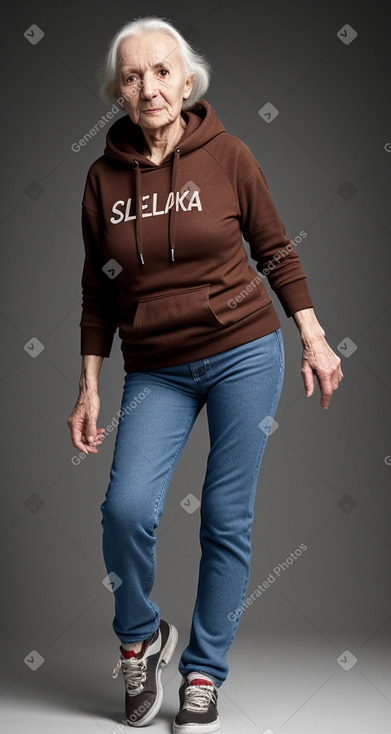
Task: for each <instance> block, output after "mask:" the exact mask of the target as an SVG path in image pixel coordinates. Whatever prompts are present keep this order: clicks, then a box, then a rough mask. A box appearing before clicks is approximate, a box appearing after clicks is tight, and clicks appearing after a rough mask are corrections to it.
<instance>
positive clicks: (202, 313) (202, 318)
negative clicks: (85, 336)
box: [133, 283, 233, 351]
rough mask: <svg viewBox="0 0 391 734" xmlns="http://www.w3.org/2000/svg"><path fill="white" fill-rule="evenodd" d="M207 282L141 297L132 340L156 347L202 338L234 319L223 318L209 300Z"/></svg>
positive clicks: (180, 345)
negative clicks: (225, 319) (226, 319)
mask: <svg viewBox="0 0 391 734" xmlns="http://www.w3.org/2000/svg"><path fill="white" fill-rule="evenodd" d="M209 286H210V283H206V284H205V285H202V286H194V287H192V288H181V289H180V290H176V291H170V292H169V293H165V294H164V295H160V296H148V297H146V298H140V299H139V301H138V304H137V309H136V313H135V317H134V321H133V335H134V338H135V341H136V342H137V343H140V344H142V345H145V346H147V347H154V349H158V351H163V350H165V349H167V348H175V347H183V346H185V345H188V344H195V343H197V341H202V340H203V339H205V338H206V337H207V336H208V335H210V334H213V331H215V329H216V328H223V327H224V326H228V325H229V324H232V323H233V321H232V320H230V321H228V322H223V321H221V320H220V319H219V317H218V316H217V315H216V314H215V312H214V310H213V308H212V306H211V304H210V301H209Z"/></svg>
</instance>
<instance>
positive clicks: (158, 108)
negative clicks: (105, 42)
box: [117, 33, 194, 130]
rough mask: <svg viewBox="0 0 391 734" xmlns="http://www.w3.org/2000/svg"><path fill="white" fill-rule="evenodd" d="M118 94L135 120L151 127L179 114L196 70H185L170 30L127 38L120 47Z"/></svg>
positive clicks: (167, 121) (173, 119) (158, 125)
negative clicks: (191, 72) (190, 71)
mask: <svg viewBox="0 0 391 734" xmlns="http://www.w3.org/2000/svg"><path fill="white" fill-rule="evenodd" d="M117 58H118V61H117V78H118V87H117V91H118V95H119V96H123V97H125V101H124V102H123V106H124V109H125V110H126V112H127V113H128V115H129V117H130V118H131V120H132V122H134V123H135V124H136V125H140V127H141V128H145V129H148V130H153V129H157V128H159V127H162V126H164V125H169V124H171V123H173V122H175V120H176V119H177V118H178V116H179V114H180V112H181V109H182V102H183V99H187V98H188V97H189V96H190V93H191V88H192V84H193V78H194V74H188V75H186V74H185V71H184V67H183V61H182V56H181V53H180V51H179V49H178V46H177V45H176V42H175V40H174V38H172V37H171V36H169V35H168V34H167V33H144V34H142V35H139V36H130V37H129V38H126V39H124V40H123V41H122V42H121V44H120V46H119V49H118V57H117Z"/></svg>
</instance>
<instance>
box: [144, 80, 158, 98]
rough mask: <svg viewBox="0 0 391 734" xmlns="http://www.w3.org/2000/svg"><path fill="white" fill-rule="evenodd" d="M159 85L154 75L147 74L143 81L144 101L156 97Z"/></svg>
mask: <svg viewBox="0 0 391 734" xmlns="http://www.w3.org/2000/svg"><path fill="white" fill-rule="evenodd" d="M156 94H157V85H156V79H155V76H154V74H145V76H144V79H143V85H142V88H141V96H142V97H143V98H144V99H152V98H153V97H156Z"/></svg>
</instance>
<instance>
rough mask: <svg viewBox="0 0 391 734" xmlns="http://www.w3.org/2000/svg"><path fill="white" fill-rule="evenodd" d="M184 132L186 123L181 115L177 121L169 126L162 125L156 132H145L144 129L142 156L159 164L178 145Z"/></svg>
mask: <svg viewBox="0 0 391 734" xmlns="http://www.w3.org/2000/svg"><path fill="white" fill-rule="evenodd" d="M185 130H186V122H185V121H184V119H183V117H182V116H181V115H178V117H177V119H176V120H175V121H174V122H172V123H171V124H170V125H164V126H163V127H160V128H158V129H157V130H146V129H145V128H144V129H143V135H144V141H145V145H144V150H143V155H145V156H146V158H149V159H150V160H151V161H153V162H154V163H158V164H159V163H160V162H161V161H162V160H163V158H165V156H166V155H167V154H168V153H170V152H171V151H172V150H173V149H174V148H175V146H176V145H177V144H178V143H179V141H180V139H181V137H182V135H183V133H184V131H185Z"/></svg>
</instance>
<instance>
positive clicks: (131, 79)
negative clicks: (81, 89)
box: [125, 74, 137, 84]
mask: <svg viewBox="0 0 391 734" xmlns="http://www.w3.org/2000/svg"><path fill="white" fill-rule="evenodd" d="M125 81H126V83H127V84H134V82H135V81H137V77H136V75H135V74H128V75H127V77H126V79H125Z"/></svg>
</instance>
